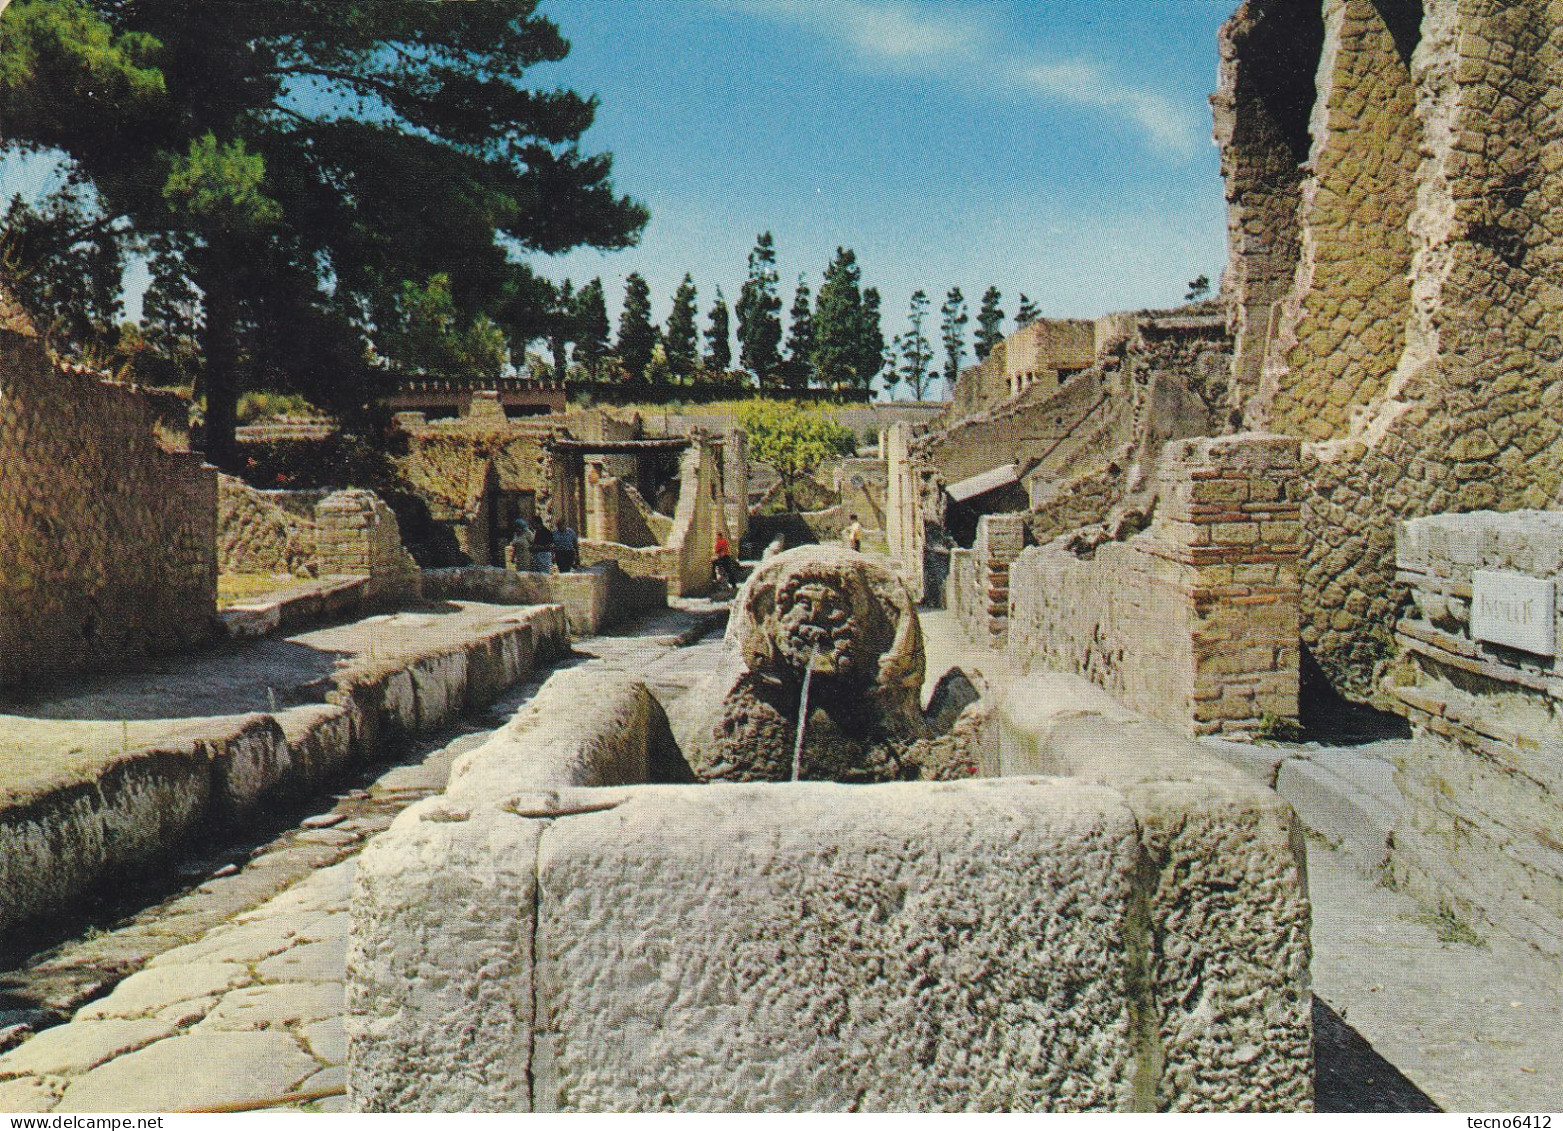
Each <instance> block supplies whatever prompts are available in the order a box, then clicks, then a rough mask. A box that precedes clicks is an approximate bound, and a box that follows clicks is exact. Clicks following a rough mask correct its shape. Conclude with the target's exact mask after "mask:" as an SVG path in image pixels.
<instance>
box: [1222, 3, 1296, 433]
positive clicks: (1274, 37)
mask: <svg viewBox="0 0 1563 1131" xmlns="http://www.w3.org/2000/svg"><path fill="white" fill-rule="evenodd" d="M1322 41H1323V27H1322V26H1321V24H1320V20H1319V6H1318V4H1290V3H1256V2H1254V0H1248V2H1247V3H1244V4H1242V5H1241V6H1239V8H1238V9H1237V12H1236V14H1234V15H1233V17H1232V18H1231V19H1230V20H1228V21H1227V23H1226V24H1225V26H1223V27H1222V29H1221V36H1220V41H1219V47H1220V53H1221V64H1220V85H1219V88H1218V90H1217V92H1216V94H1215V95H1214V96H1213V97H1212V98H1211V106H1212V108H1213V109H1214V111H1215V136H1216V141H1217V142H1218V143H1219V144H1220V146H1221V171H1222V175H1223V177H1224V178H1225V180H1226V186H1227V238H1228V244H1229V247H1230V253H1229V257H1228V263H1227V273H1226V277H1225V279H1224V280H1223V281H1222V289H1223V291H1224V292H1225V293H1226V296H1227V297H1228V298H1229V299H1230V300H1231V301H1232V329H1233V335H1234V349H1235V356H1234V359H1233V375H1234V378H1235V380H1234V383H1233V406H1234V409H1237V410H1241V407H1242V405H1243V403H1244V402H1245V401H1246V400H1247V399H1248V398H1249V397H1252V396H1254V395H1255V394H1256V393H1257V392H1258V387H1259V377H1260V373H1261V371H1262V369H1263V366H1264V358H1265V351H1266V348H1267V346H1268V344H1269V341H1270V338H1271V333H1272V321H1273V320H1274V318H1275V315H1276V313H1277V309H1276V308H1277V305H1278V304H1279V303H1280V301H1281V299H1282V298H1283V297H1285V295H1286V292H1287V290H1288V288H1289V287H1290V286H1291V284H1292V278H1293V275H1294V274H1295V273H1296V269H1297V258H1298V255H1299V251H1300V238H1301V236H1300V231H1299V227H1298V217H1297V210H1298V203H1299V201H1300V199H1301V193H1302V165H1303V162H1304V161H1305V160H1307V157H1308V119H1309V116H1310V114H1311V113H1312V108H1313V100H1314V91H1313V73H1312V69H1311V67H1310V66H1309V62H1308V61H1309V60H1311V59H1316V58H1318V54H1319V49H1320V44H1321V43H1322Z"/></svg>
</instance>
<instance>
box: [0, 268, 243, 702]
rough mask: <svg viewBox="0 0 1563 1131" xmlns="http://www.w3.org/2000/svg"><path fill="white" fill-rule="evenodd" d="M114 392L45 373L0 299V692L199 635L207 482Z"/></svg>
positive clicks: (147, 413)
mask: <svg viewBox="0 0 1563 1131" xmlns="http://www.w3.org/2000/svg"><path fill="white" fill-rule="evenodd" d="M171 446H173V444H172V442H171V441H170V439H169V438H168V437H166V436H160V433H159V430H158V413H157V411H156V408H155V406H153V405H152V404H151V403H150V402H149V401H148V399H147V398H145V397H143V396H141V395H139V394H138V393H137V392H136V391H135V390H133V389H131V388H127V387H124V386H116V385H112V384H108V383H105V382H103V381H100V380H98V379H96V378H95V377H93V376H90V375H87V374H83V373H77V372H72V371H67V370H62V369H59V368H57V367H56V366H55V365H54V364H52V363H51V362H50V360H49V358H48V355H47V354H46V353H45V351H44V347H43V344H42V342H41V341H40V340H39V339H38V337H37V336H36V335H35V334H34V332H33V330H32V327H31V326H30V325H29V324H28V322H27V319H26V317H25V316H24V315H23V314H22V312H21V311H20V309H19V308H18V307H16V306H15V305H14V304H13V302H12V300H11V299H10V297H9V296H8V295H6V294H5V293H4V292H3V291H0V685H3V684H6V683H11V682H16V681H20V680H23V679H27V678H32V677H35V676H39V675H43V674H47V673H50V672H53V671H59V670H65V669H69V668H78V667H85V666H96V665H101V664H105V663H113V662H116V661H119V660H122V659H125V658H128V657H134V656H138V655H143V654H146V653H150V652H164V651H171V650H176V649H179V648H183V647H187V646H189V645H191V644H195V643H199V642H201V641H204V640H205V639H207V638H208V637H209V636H210V634H211V633H212V631H213V619H214V616H215V614H216V611H217V473H216V471H214V470H213V469H212V468H210V467H206V466H204V465H203V463H202V460H201V457H200V456H199V455H196V454H194V453H191V452H188V451H171V450H165V448H167V447H171Z"/></svg>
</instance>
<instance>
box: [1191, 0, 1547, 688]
mask: <svg viewBox="0 0 1563 1131" xmlns="http://www.w3.org/2000/svg"><path fill="white" fill-rule="evenodd" d="M1284 7H1285V6H1279V5H1275V4H1256V3H1254V2H1253V0H1250V3H1248V4H1245V5H1244V6H1243V8H1241V9H1240V10H1239V13H1238V15H1237V16H1235V17H1234V20H1233V22H1232V24H1229V37H1230V35H1231V32H1232V30H1233V29H1235V28H1238V27H1240V25H1241V24H1242V22H1243V21H1244V19H1250V20H1251V19H1252V18H1253V17H1254V16H1255V14H1256V13H1258V14H1261V15H1263V17H1264V18H1265V19H1269V18H1272V16H1274V14H1275V12H1279V11H1281V10H1282V9H1283V8H1284ZM1407 8H1408V6H1407V5H1405V4H1397V5H1394V6H1389V5H1387V4H1378V5H1367V4H1359V3H1355V2H1352V3H1347V2H1344V0H1335V2H1332V3H1331V4H1330V5H1328V6H1327V7H1326V9H1325V11H1326V12H1327V13H1328V14H1329V15H1330V20H1331V25H1330V26H1331V28H1332V29H1333V30H1334V31H1335V32H1337V33H1338V34H1339V35H1340V36H1341V37H1342V38H1340V39H1339V42H1337V43H1335V44H1332V46H1331V47H1330V48H1329V49H1327V50H1326V51H1324V53H1323V59H1324V63H1325V65H1324V66H1322V67H1321V68H1320V87H1319V89H1320V90H1321V91H1323V92H1327V94H1328V98H1327V102H1328V105H1327V106H1326V107H1325V108H1323V109H1321V111H1320V113H1319V114H1316V115H1315V121H1316V126H1322V127H1323V128H1322V129H1320V131H1319V134H1318V136H1317V137H1315V139H1314V143H1315V151H1314V154H1313V158H1312V161H1313V165H1314V167H1315V170H1316V172H1317V173H1318V174H1319V176H1320V177H1321V178H1322V179H1321V181H1320V185H1319V187H1318V189H1317V190H1316V191H1315V192H1313V194H1312V197H1311V199H1312V203H1313V208H1312V210H1311V211H1308V210H1305V211H1303V212H1301V213H1299V218H1300V221H1301V222H1302V223H1303V224H1305V225H1307V224H1317V225H1318V232H1317V233H1316V236H1314V237H1310V238H1314V239H1315V241H1316V247H1318V248H1323V247H1325V246H1326V245H1328V244H1329V243H1330V241H1332V240H1333V241H1335V246H1337V247H1338V248H1339V249H1340V251H1341V253H1342V254H1343V255H1345V253H1347V252H1350V253H1351V254H1350V256H1349V257H1347V258H1343V259H1342V260H1341V263H1340V267H1339V269H1338V270H1332V271H1325V272H1321V270H1320V269H1319V268H1320V263H1319V261H1318V258H1317V255H1316V256H1315V260H1314V262H1313V265H1312V269H1311V270H1300V271H1298V272H1297V273H1296V274H1295V276H1294V280H1293V282H1294V285H1295V287H1296V288H1297V289H1296V293H1295V294H1294V295H1293V296H1292V298H1291V299H1289V300H1288V301H1289V303H1290V304H1291V305H1292V307H1294V308H1295V309H1296V310H1298V311H1299V312H1301V318H1300V320H1299V322H1298V328H1299V333H1298V336H1297V342H1296V345H1295V346H1294V347H1293V348H1292V349H1290V350H1289V351H1288V353H1287V356H1286V365H1285V370H1284V372H1281V373H1278V374H1277V375H1276V395H1275V397H1274V414H1275V415H1277V416H1278V417H1279V418H1278V419H1276V420H1273V421H1272V419H1271V416H1272V410H1271V409H1270V408H1269V407H1268V406H1266V404H1265V403H1264V399H1263V398H1257V399H1255V398H1250V399H1249V401H1248V402H1247V404H1248V408H1249V414H1248V417H1247V424H1248V426H1250V427H1272V428H1277V429H1279V428H1283V427H1287V421H1288V420H1290V421H1292V422H1293V424H1295V426H1296V428H1297V429H1298V430H1299V431H1302V432H1303V434H1305V435H1309V436H1313V437H1316V438H1317V440H1318V442H1316V443H1314V444H1312V445H1309V447H1308V449H1307V450H1306V451H1305V453H1304V478H1305V483H1306V485H1305V489H1304V510H1303V516H1304V517H1303V520H1304V526H1305V529H1306V530H1307V531H1308V533H1309V536H1308V537H1307V538H1306V539H1305V546H1306V552H1305V556H1304V560H1303V568H1302V636H1303V641H1304V642H1305V643H1306V644H1307V646H1308V648H1309V649H1310V651H1311V653H1312V654H1313V656H1314V658H1315V659H1316V660H1317V661H1318V663H1319V665H1320V667H1321V669H1322V670H1323V672H1324V674H1325V675H1326V677H1327V678H1329V680H1330V681H1331V682H1332V683H1333V684H1335V686H1336V687H1337V688H1339V689H1341V690H1343V691H1345V692H1347V693H1348V694H1352V695H1356V696H1359V697H1365V696H1367V695H1368V694H1370V693H1371V691H1372V688H1373V686H1374V681H1375V678H1376V672H1377V671H1378V670H1379V668H1380V666H1381V665H1382V663H1383V661H1384V660H1385V659H1386V658H1387V657H1388V656H1389V655H1390V654H1391V652H1392V650H1393V642H1392V629H1393V624H1394V618H1395V614H1396V611H1397V609H1398V608H1399V607H1400V606H1401V604H1402V603H1403V600H1404V596H1405V591H1404V589H1403V588H1401V587H1399V586H1397V584H1396V582H1395V579H1394V564H1393V553H1394V547H1393V537H1394V528H1395V522H1396V520H1397V519H1401V518H1409V517H1415V516H1418V515H1425V514H1432V513H1439V512H1443V511H1467V510H1474V509H1481V508H1491V509H1497V510H1509V509H1515V508H1519V507H1545V506H1548V505H1556V503H1557V502H1558V499H1559V487H1560V484H1563V435H1560V429H1563V424H1560V413H1559V411H1558V402H1559V398H1560V396H1563V383H1560V381H1559V377H1560V374H1559V365H1560V362H1563V289H1560V287H1559V283H1558V281H1557V280H1558V279H1559V277H1560V275H1559V269H1560V267H1563V262H1560V260H1563V156H1560V154H1563V147H1560V142H1563V20H1559V18H1558V16H1557V13H1556V11H1555V7H1554V6H1553V5H1550V4H1548V3H1545V2H1543V0H1517V2H1511V3H1498V2H1496V0H1427V3H1426V4H1425V5H1424V10H1423V15H1422V20H1421V22H1420V27H1419V29H1416V30H1419V38H1416V39H1415V43H1416V45H1415V48H1414V51H1413V52H1412V54H1411V68H1410V80H1411V84H1412V89H1413V90H1414V94H1415V107H1414V111H1413V113H1412V116H1411V118H1409V119H1408V118H1407V117H1406V111H1405V106H1406V98H1405V93H1404V91H1403V90H1402V89H1401V87H1400V85H1399V79H1398V77H1394V76H1398V74H1399V73H1401V72H1400V71H1397V70H1396V68H1395V65H1394V64H1396V63H1397V61H1398V58H1399V56H1400V55H1401V54H1403V52H1404V49H1405V46H1406V44H1407V43H1408V42H1409V41H1410V39H1411V38H1412V37H1413V36H1415V35H1416V30H1413V29H1411V28H1410V27H1409V26H1408V24H1409V22H1410V21H1409V17H1408V14H1407ZM1272 9H1273V11H1272ZM1375 20H1377V21H1378V22H1379V24H1381V25H1382V27H1376V26H1375V22H1374V21H1375ZM1348 33H1349V34H1348ZM1386 34H1388V35H1389V39H1386V38H1385V36H1386ZM1391 41H1393V42H1392V43H1391ZM1391 46H1392V47H1393V49H1394V52H1395V54H1394V55H1393V56H1392V55H1391V54H1389V50H1388V49H1389V48H1390V47H1391ZM1269 62H1270V60H1268V59H1267V58H1264V57H1254V58H1244V57H1242V56H1241V55H1240V56H1239V57H1238V58H1237V59H1236V60H1235V62H1234V68H1235V70H1236V72H1237V77H1236V79H1235V84H1234V88H1235V89H1239V90H1240V89H1241V88H1242V85H1243V82H1244V81H1245V80H1244V79H1243V78H1242V75H1243V73H1244V72H1245V71H1246V72H1248V73H1249V75H1250V76H1251V80H1252V81H1255V82H1257V81H1259V76H1260V75H1261V74H1262V73H1263V72H1264V70H1265V68H1266V66H1267V65H1268V64H1269ZM1392 77H1393V82H1391V78H1392ZM1363 82H1368V83H1369V84H1370V90H1371V91H1372V92H1373V93H1372V96H1365V95H1366V94H1367V92H1358V93H1357V94H1353V93H1352V92H1353V91H1354V90H1355V89H1356V87H1357V86H1360V85H1361V84H1362V83H1363ZM1385 84H1389V85H1385ZM1223 85H1224V89H1226V88H1227V86H1228V84H1227V83H1226V82H1225V81H1224V84H1223ZM1217 109H1218V128H1217V135H1218V138H1219V137H1222V135H1223V130H1224V129H1225V130H1226V131H1227V132H1228V133H1229V134H1230V135H1231V136H1233V137H1236V136H1239V135H1240V134H1241V133H1242V128H1243V126H1242V122H1241V117H1242V115H1241V112H1240V110H1239V112H1238V114H1237V118H1238V120H1237V121H1233V122H1228V123H1226V125H1225V126H1223V124H1222V121H1221V103H1220V101H1219V100H1218V103H1217ZM1354 114H1355V117H1353V115H1354ZM1413 136H1414V137H1417V138H1419V139H1420V142H1419V147H1420V148H1419V151H1418V162H1417V165H1416V169H1415V196H1414V203H1413V205H1412V207H1411V209H1410V212H1409V215H1408V216H1406V219H1405V221H1404V224H1405V231H1406V233H1407V234H1408V235H1409V240H1410V244H1409V246H1410V250H1411V256H1410V262H1409V292H1408V297H1407V298H1406V300H1405V302H1404V306H1403V308H1402V309H1401V310H1400V311H1399V312H1398V313H1397V312H1395V311H1392V310H1389V309H1387V308H1386V307H1384V306H1383V303H1382V302H1381V301H1380V300H1381V299H1382V298H1383V297H1384V296H1396V295H1399V294H1400V293H1401V292H1400V291H1398V290H1397V289H1396V286H1397V284H1395V282H1394V279H1393V274H1394V264H1395V263H1398V262H1399V258H1398V257H1399V254H1400V253H1399V252H1398V251H1392V252H1391V254H1390V255H1389V258H1387V259H1385V258H1382V254H1381V253H1382V249H1384V248H1386V247H1387V248H1391V249H1393V248H1395V247H1397V246H1398V244H1397V241H1398V240H1399V238H1400V237H1399V236H1396V235H1394V234H1393V233H1391V232H1389V231H1388V227H1389V226H1392V223H1393V221H1394V220H1395V218H1396V217H1397V216H1398V214H1399V211H1400V209H1401V208H1402V204H1401V202H1402V201H1403V200H1404V199H1405V194H1404V193H1403V192H1402V191H1400V189H1399V188H1398V186H1399V185H1400V184H1401V183H1402V173H1401V171H1400V170H1401V168H1403V165H1404V161H1405V154H1404V145H1405V143H1406V142H1407V140H1408V139H1410V138H1412V137H1413ZM1228 149H1229V150H1231V151H1230V152H1228V153H1227V154H1226V155H1225V158H1224V159H1225V161H1226V163H1227V165H1228V169H1229V172H1228V196H1229V199H1231V200H1233V201H1235V202H1237V203H1240V202H1241V201H1242V200H1243V199H1244V182H1243V181H1242V179H1241V178H1240V177H1236V176H1234V170H1237V169H1239V168H1240V166H1241V163H1242V162H1241V153H1240V152H1238V151H1236V150H1233V149H1232V145H1231V144H1230V143H1229V145H1228ZM1353 169H1356V170H1358V172H1357V173H1356V174H1354V175H1348V174H1350V173H1351V171H1352V170H1353ZM1278 175H1279V174H1278ZM1343 181H1344V182H1345V183H1348V184H1350V185H1351V186H1352V187H1350V188H1349V190H1348V191H1349V193H1350V194H1355V195H1356V197H1357V198H1358V199H1359V202H1360V201H1361V200H1363V199H1365V192H1366V189H1367V187H1368V186H1369V185H1372V184H1379V185H1381V186H1383V191H1382V192H1381V193H1380V194H1379V196H1378V197H1377V198H1375V199H1374V201H1372V203H1377V204H1380V205H1382V211H1381V213H1380V214H1379V218H1378V219H1377V220H1376V221H1372V220H1371V210H1367V211H1363V212H1362V215H1366V216H1370V227H1369V228H1368V229H1364V230H1362V231H1361V232H1359V233H1358V235H1357V236H1355V237H1351V238H1347V237H1348V235H1349V229H1348V228H1343V227H1337V228H1333V229H1332V228H1331V226H1330V222H1329V221H1330V216H1331V215H1332V213H1331V212H1330V210H1329V208H1327V207H1324V206H1325V205H1330V204H1332V203H1333V193H1334V191H1336V190H1335V189H1331V188H1330V186H1331V185H1336V186H1337V188H1338V184H1337V183H1338V182H1343ZM1327 190H1329V191H1327ZM1235 206H1236V204H1235V205H1234V207H1235ZM1370 237H1371V238H1370ZM1232 253H1233V258H1232V268H1231V270H1230V271H1229V277H1238V278H1241V277H1242V275H1243V272H1244V270H1245V259H1246V258H1247V256H1246V255H1245V245H1244V242H1243V240H1242V239H1241V238H1239V237H1237V236H1236V235H1235V236H1234V240H1233V244H1232ZM1301 262H1302V261H1301V260H1299V263H1301ZM1304 266H1307V265H1306V264H1304ZM1359 270H1360V271H1361V272H1363V273H1364V275H1365V277H1366V276H1376V277H1378V278H1380V280H1381V282H1382V284H1383V286H1381V287H1380V288H1379V293H1378V295H1377V296H1375V297H1374V298H1373V300H1372V303H1371V304H1370V305H1372V307H1373V309H1374V310H1375V311H1377V312H1378V313H1377V317H1378V318H1379V320H1380V322H1381V324H1390V325H1394V326H1396V327H1398V329H1397V331H1396V333H1394V334H1388V333H1385V334H1377V333H1376V334H1373V335H1369V336H1368V338H1367V342H1369V343H1371V344H1372V349H1374V350H1379V351H1381V352H1379V353H1376V354H1375V353H1372V352H1371V351H1369V350H1367V349H1365V348H1363V349H1358V350H1357V351H1356V352H1355V353H1354V354H1351V355H1350V357H1349V364H1346V365H1345V366H1344V367H1343V368H1341V370H1340V372H1339V373H1338V374H1337V373H1336V372H1335V368H1336V367H1337V366H1340V365H1341V363H1340V362H1339V361H1338V360H1337V358H1338V357H1339V355H1340V352H1341V351H1340V350H1339V349H1331V348H1330V346H1331V343H1340V342H1344V341H1345V340H1346V337H1347V335H1348V334H1349V333H1350V327H1351V326H1352V325H1354V324H1355V323H1354V319H1356V318H1357V317H1358V316H1359V315H1360V313H1361V312H1360V311H1353V310H1352V308H1351V305H1350V302H1349V300H1350V299H1351V298H1352V297H1353V296H1352V295H1351V294H1350V291H1349V288H1348V286H1347V285H1346V284H1347V283H1348V282H1349V280H1350V279H1351V277H1352V275H1353V274H1354V273H1355V272H1357V271H1359ZM1359 297H1360V296H1359ZM1234 298H1236V299H1237V300H1238V302H1239V308H1240V309H1239V318H1240V320H1241V319H1242V318H1244V317H1248V318H1252V317H1253V315H1254V309H1253V305H1252V304H1249V309H1248V312H1247V314H1244V313H1243V309H1242V307H1243V303H1242V292H1241V290H1240V289H1234ZM1330 325H1335V326H1336V327H1337V328H1336V329H1329V326H1330ZM1310 327H1312V328H1314V329H1310ZM1315 330H1316V332H1315ZM1402 343H1403V344H1402ZM1348 344H1349V343H1348ZM1320 350H1328V352H1325V353H1322V354H1321V353H1320V352H1317V351H1320ZM1240 354H1241V350H1240ZM1240 376H1241V374H1240ZM1348 396H1349V402H1348V403H1340V404H1337V405H1335V407H1333V408H1330V409H1328V410H1325V409H1323V408H1322V407H1321V408H1320V410H1319V411H1318V412H1314V413H1312V414H1311V415H1310V414H1309V406H1322V405H1323V402H1324V399H1329V400H1330V401H1331V402H1332V404H1334V402H1335V401H1336V400H1337V399H1338V398H1341V397H1348ZM1305 416H1307V417H1308V419H1306V420H1304V419H1303V417H1305ZM1326 426H1327V430H1326ZM1321 433H1322V435H1321Z"/></svg>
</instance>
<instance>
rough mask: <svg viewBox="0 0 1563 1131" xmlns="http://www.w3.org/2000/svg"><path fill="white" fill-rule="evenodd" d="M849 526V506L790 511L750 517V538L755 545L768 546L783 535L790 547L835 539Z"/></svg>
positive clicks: (838, 539)
mask: <svg viewBox="0 0 1563 1131" xmlns="http://www.w3.org/2000/svg"><path fill="white" fill-rule="evenodd" d="M846 528H847V509H846V507H844V506H834V507H828V508H826V509H825V510H822V511H788V512H786V513H784V514H755V515H750V516H749V537H750V538H751V539H752V540H753V541H752V544H753V545H755V546H760V547H764V546H768V545H770V544H771V543H772V542H774V541H775V540H776V539H777V538H782V539H784V540H785V542H786V544H787V548H788V549H789V550H790V549H792V548H793V547H796V546H810V545H813V544H815V543H816V542H836V541H840V539H841V532H842V531H843V530H845V529H846Z"/></svg>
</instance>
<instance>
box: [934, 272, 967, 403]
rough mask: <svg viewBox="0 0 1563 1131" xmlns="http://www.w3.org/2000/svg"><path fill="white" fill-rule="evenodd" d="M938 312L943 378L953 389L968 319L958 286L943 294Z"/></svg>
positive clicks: (964, 353) (959, 370)
mask: <svg viewBox="0 0 1563 1131" xmlns="http://www.w3.org/2000/svg"><path fill="white" fill-rule="evenodd" d="M939 314H940V316H941V321H940V323H939V336H940V338H942V339H943V341H944V379H945V380H946V381H947V382H949V386H950V389H951V390H952V391H953V390H954V388H955V380H956V378H957V377H959V376H960V375H961V360H962V359H963V358H964V357H965V356H966V323H967V322H968V321H970V319H968V318H967V316H966V296H965V295H963V294H961V289H960V288H959V287H951V288H950V293H949V294H947V295H945V296H944V305H943V306H942V307H940V308H939Z"/></svg>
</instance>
